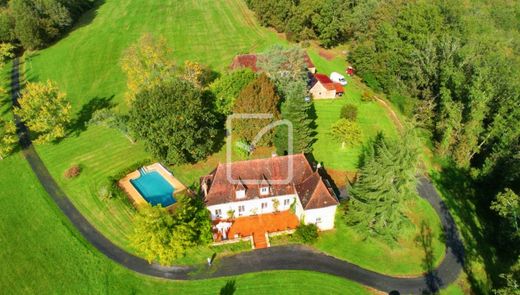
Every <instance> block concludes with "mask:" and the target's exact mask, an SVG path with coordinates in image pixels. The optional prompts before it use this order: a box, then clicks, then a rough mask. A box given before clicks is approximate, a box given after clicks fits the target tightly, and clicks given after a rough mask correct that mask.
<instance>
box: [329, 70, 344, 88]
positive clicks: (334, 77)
mask: <svg viewBox="0 0 520 295" xmlns="http://www.w3.org/2000/svg"><path fill="white" fill-rule="evenodd" d="M330 79H331V80H332V82H336V83H339V84H341V85H347V80H345V76H343V75H342V74H340V73H337V72H332V73H331V74H330Z"/></svg>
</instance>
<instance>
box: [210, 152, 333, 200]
mask: <svg viewBox="0 0 520 295" xmlns="http://www.w3.org/2000/svg"><path fill="white" fill-rule="evenodd" d="M290 158H292V160H293V179H292V181H291V182H290V184H283V185H280V184H272V181H273V180H278V181H280V180H284V179H286V178H287V177H288V172H289V169H290V167H289V166H290V165H289V159H290ZM228 171H230V173H231V176H232V178H233V179H241V180H246V179H247V180H258V181H260V182H261V184H260V185H258V184H245V185H243V187H244V188H245V190H246V193H245V197H244V198H240V199H237V198H236V194H235V193H236V189H237V187H236V186H237V185H235V184H232V183H230V182H229V181H228V179H227V172H228ZM201 181H202V183H206V184H207V186H208V190H207V194H206V196H205V202H206V205H208V206H211V205H217V204H224V203H229V202H235V201H242V200H250V199H256V198H268V197H272V196H281V195H289V194H295V193H298V195H299V197H300V200H301V203H302V205H303V207H304V208H309V209H314V208H321V207H328V206H331V205H334V204H338V201H337V199H336V197H335V196H333V194H332V193H331V191H330V190H328V189H327V186H326V185H325V183H324V182H323V180H322V179H321V177H320V176H319V174H318V173H317V172H315V171H313V169H312V167H311V165H310V164H309V161H308V160H307V158H306V157H305V155H303V154H296V155H289V156H281V157H272V158H267V159H256V160H249V161H239V162H234V163H230V164H219V165H218V167H217V169H215V170H214V171H213V172H212V173H211V174H209V175H207V176H204V177H202V178H201ZM266 183H267V184H266ZM265 185H269V188H270V190H269V193H268V194H267V195H260V187H261V186H265ZM202 186H203V185H202V184H201V187H202Z"/></svg>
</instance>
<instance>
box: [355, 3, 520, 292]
mask: <svg viewBox="0 0 520 295" xmlns="http://www.w3.org/2000/svg"><path fill="white" fill-rule="evenodd" d="M348 15H349V21H348V23H349V24H348V25H347V27H348V28H349V29H348V30H349V31H348V38H349V41H350V42H349V43H350V45H351V52H349V54H348V56H347V59H348V60H349V61H350V62H351V63H353V64H354V66H355V68H356V70H357V73H358V74H359V75H360V76H361V77H362V78H363V79H364V81H365V83H366V84H368V85H369V86H370V87H371V88H372V89H375V90H379V91H383V92H385V93H386V94H388V97H389V98H390V99H391V100H392V102H393V103H394V104H395V105H397V106H399V107H400V108H401V110H402V111H403V112H404V113H405V114H407V115H408V116H409V117H410V118H412V120H413V121H414V122H415V124H416V125H417V126H418V127H420V128H421V129H422V130H425V131H426V133H427V134H428V136H429V139H430V140H431V142H432V143H433V145H432V146H433V148H434V150H435V152H436V156H438V158H440V159H442V160H443V163H444V165H445V167H444V168H445V170H444V171H443V172H442V176H441V177H442V179H443V187H444V188H447V187H450V186H451V187H452V188H453V189H452V190H451V191H450V192H449V193H450V195H451V197H452V198H454V200H455V201H456V202H461V203H464V202H465V201H464V200H466V204H467V203H473V204H475V205H476V207H477V212H478V213H479V217H480V222H481V223H483V224H485V234H484V235H486V236H490V237H493V238H491V239H489V243H490V244H491V245H493V246H496V247H498V249H501V250H504V251H497V253H498V255H499V256H500V258H502V259H501V262H502V263H504V264H505V265H507V264H509V263H513V262H514V261H516V260H517V257H518V255H519V254H520V248H518V247H511V246H512V245H518V242H519V241H520V231H519V228H518V222H519V221H520V219H519V218H520V214H518V213H520V205H519V204H520V202H519V201H518V193H519V192H520V139H519V138H520V123H519V122H520V2H518V1H509V0H500V1H488V0H483V1H470V2H467V1H442V0H427V1H426V0H425V1H423V0H418V1H401V0H391V1H387V0H385V1H379V0H376V1H369V2H363V3H361V2H360V3H359V4H356V5H353V6H352V7H351V11H349V12H348ZM506 199H507V200H506ZM490 207H491V208H490ZM518 265H519V266H520V263H519V264H518ZM519 269H520V268H519ZM516 276H518V278H517V280H519V279H520V272H518V271H517V273H516ZM509 294H512V293H509Z"/></svg>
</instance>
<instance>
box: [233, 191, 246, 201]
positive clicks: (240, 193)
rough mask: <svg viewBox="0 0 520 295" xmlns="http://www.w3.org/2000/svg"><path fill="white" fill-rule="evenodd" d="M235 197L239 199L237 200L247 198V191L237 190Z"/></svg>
mask: <svg viewBox="0 0 520 295" xmlns="http://www.w3.org/2000/svg"><path fill="white" fill-rule="evenodd" d="M235 196H236V197H237V199H243V198H245V197H246V190H245V189H240V190H236V191H235Z"/></svg>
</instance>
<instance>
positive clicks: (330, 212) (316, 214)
mask: <svg viewBox="0 0 520 295" xmlns="http://www.w3.org/2000/svg"><path fill="white" fill-rule="evenodd" d="M337 207H338V206H329V207H325V208H319V209H311V210H305V211H304V220H305V224H310V223H315V224H316V225H317V226H318V228H319V229H320V230H328V229H333V228H334V217H335V216H336V208H337ZM318 218H321V221H320V222H316V221H317V219H318Z"/></svg>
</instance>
